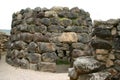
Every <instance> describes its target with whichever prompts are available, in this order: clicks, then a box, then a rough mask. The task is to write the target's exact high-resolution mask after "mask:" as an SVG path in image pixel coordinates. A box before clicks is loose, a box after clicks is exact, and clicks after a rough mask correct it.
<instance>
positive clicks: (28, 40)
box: [20, 33, 33, 43]
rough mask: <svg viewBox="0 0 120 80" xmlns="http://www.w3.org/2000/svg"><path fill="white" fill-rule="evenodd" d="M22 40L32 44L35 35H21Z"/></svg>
mask: <svg viewBox="0 0 120 80" xmlns="http://www.w3.org/2000/svg"><path fill="white" fill-rule="evenodd" d="M20 40H22V41H25V42H27V43H29V42H31V41H32V40H33V34H30V33H20Z"/></svg>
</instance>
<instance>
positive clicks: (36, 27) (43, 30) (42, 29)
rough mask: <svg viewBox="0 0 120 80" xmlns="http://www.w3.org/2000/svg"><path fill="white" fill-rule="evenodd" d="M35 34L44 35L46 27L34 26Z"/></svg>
mask: <svg viewBox="0 0 120 80" xmlns="http://www.w3.org/2000/svg"><path fill="white" fill-rule="evenodd" d="M35 32H40V33H46V32H47V27H46V26H45V25H40V26H35Z"/></svg>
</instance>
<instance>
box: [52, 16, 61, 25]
mask: <svg viewBox="0 0 120 80" xmlns="http://www.w3.org/2000/svg"><path fill="white" fill-rule="evenodd" d="M50 22H51V24H52V25H60V21H59V18H55V17H53V18H50Z"/></svg>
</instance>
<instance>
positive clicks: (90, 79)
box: [77, 72, 111, 80]
mask: <svg viewBox="0 0 120 80" xmlns="http://www.w3.org/2000/svg"><path fill="white" fill-rule="evenodd" d="M110 75H111V74H110V73H109V72H97V73H92V74H85V75H80V76H79V78H78V79H77V80H108V78H109V77H110Z"/></svg>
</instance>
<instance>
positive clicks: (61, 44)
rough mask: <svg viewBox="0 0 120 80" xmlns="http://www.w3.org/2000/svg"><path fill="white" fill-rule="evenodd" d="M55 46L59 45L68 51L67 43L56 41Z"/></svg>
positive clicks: (61, 48)
mask: <svg viewBox="0 0 120 80" xmlns="http://www.w3.org/2000/svg"><path fill="white" fill-rule="evenodd" d="M55 45H56V46H57V47H59V49H60V50H68V51H69V44H67V43H56V44H55Z"/></svg>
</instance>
